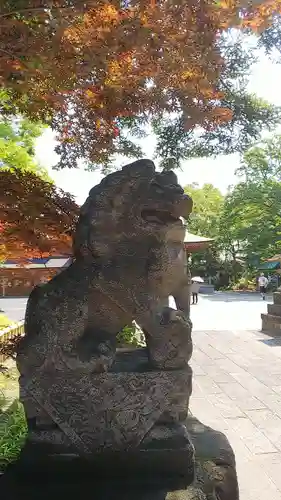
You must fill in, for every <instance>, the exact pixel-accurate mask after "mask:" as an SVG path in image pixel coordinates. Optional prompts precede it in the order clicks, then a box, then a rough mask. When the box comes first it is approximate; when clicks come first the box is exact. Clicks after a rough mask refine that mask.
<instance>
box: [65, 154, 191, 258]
mask: <svg viewBox="0 0 281 500" xmlns="http://www.w3.org/2000/svg"><path fill="white" fill-rule="evenodd" d="M191 210H192V200H191V198H189V197H188V196H187V195H185V194H184V191H183V189H182V188H181V186H179V184H178V181H177V176H176V175H175V174H174V173H173V172H172V171H164V172H161V173H160V172H156V169H155V165H154V163H153V162H152V161H151V160H138V161H135V162H134V163H131V164H129V165H126V166H124V167H123V168H122V170H120V171H117V172H114V173H112V174H109V175H108V176H106V177H105V178H104V179H103V180H102V181H101V182H100V184H98V185H97V186H95V187H93V188H92V189H91V191H90V193H89V196H88V198H87V200H86V202H85V203H84V205H83V206H82V207H81V211H80V217H79V221H78V225H77V229H76V234H75V237H74V244H73V248H74V255H75V257H76V258H77V259H79V258H82V259H83V258H84V259H85V258H86V259H87V258H90V259H91V258H93V257H94V258H95V259H104V258H105V259H108V258H109V257H112V256H113V255H114V256H115V258H116V259H118V256H119V255H123V256H124V255H126V254H127V255H128V256H129V254H130V255H131V257H132V256H133V255H132V254H133V252H134V251H135V252H136V254H137V255H138V256H139V255H140V253H141V248H143V249H144V247H146V244H145V242H148V241H149V242H150V243H149V244H150V245H151V246H153V245H154V246H155V245H156V246H158V245H160V246H161V244H163V242H165V241H167V239H168V238H169V234H170V233H171V231H173V230H177V229H179V230H181V228H183V223H182V221H181V219H180V217H187V216H188V215H189V214H190V212H191ZM183 229H184V228H183ZM133 242H135V244H136V246H135V245H134V244H133ZM133 247H134V248H133Z"/></svg>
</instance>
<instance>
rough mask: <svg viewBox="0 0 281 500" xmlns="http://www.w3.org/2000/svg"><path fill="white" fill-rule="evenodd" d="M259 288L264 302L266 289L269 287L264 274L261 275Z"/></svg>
mask: <svg viewBox="0 0 281 500" xmlns="http://www.w3.org/2000/svg"><path fill="white" fill-rule="evenodd" d="M258 282H259V287H260V294H261V297H262V300H265V292H266V287H267V285H268V279H267V278H266V277H265V275H264V274H263V273H261V275H260V277H259V279H258Z"/></svg>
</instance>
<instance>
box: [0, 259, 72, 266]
mask: <svg viewBox="0 0 281 500" xmlns="http://www.w3.org/2000/svg"><path fill="white" fill-rule="evenodd" d="M71 260H72V259H71V257H66V256H56V257H46V258H43V259H28V261H27V262H26V263H24V264H23V263H22V262H18V261H16V260H6V261H5V262H4V263H2V264H0V267H2V268H4V269H15V268H19V267H24V268H25V269H40V268H41V269H44V268H45V269H46V268H52V269H54V268H60V267H67V266H68V265H69V264H70V262H71Z"/></svg>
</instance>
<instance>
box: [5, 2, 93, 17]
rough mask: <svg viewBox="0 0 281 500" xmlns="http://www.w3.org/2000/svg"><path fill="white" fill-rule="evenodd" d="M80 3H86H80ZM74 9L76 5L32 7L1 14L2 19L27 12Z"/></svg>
mask: <svg viewBox="0 0 281 500" xmlns="http://www.w3.org/2000/svg"><path fill="white" fill-rule="evenodd" d="M80 3H84V2H80ZM74 7H75V6H74V5H73V7H71V6H69V5H66V6H65V7H51V6H50V7H31V8H30V9H20V10H11V11H10V12H6V13H5V14H0V19H3V18H5V17H10V16H13V15H14V14H24V13H25V12H42V11H46V12H47V11H48V10H51V11H55V10H66V9H69V10H70V9H71V10H73V9H74Z"/></svg>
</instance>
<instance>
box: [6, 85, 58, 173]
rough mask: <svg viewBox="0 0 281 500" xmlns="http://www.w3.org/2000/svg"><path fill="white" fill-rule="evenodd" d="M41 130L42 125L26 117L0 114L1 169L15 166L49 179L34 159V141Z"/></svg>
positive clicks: (9, 168)
mask: <svg viewBox="0 0 281 500" xmlns="http://www.w3.org/2000/svg"><path fill="white" fill-rule="evenodd" d="M0 102H1V91H0ZM42 131H43V126H42V125H40V124H36V123H33V122H32V121H30V120H28V119H27V118H22V117H17V116H12V117H10V118H8V117H3V116H2V117H1V116H0V169H1V170H2V171H3V170H11V169H13V168H16V169H21V170H23V171H25V172H34V173H36V174H37V175H39V176H40V177H42V178H44V179H45V180H49V181H51V178H50V177H49V175H48V172H47V170H46V169H45V168H43V167H41V166H40V165H39V164H38V162H37V161H36V159H35V141H36V139H37V138H38V137H39V136H40V135H41V134H42Z"/></svg>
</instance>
